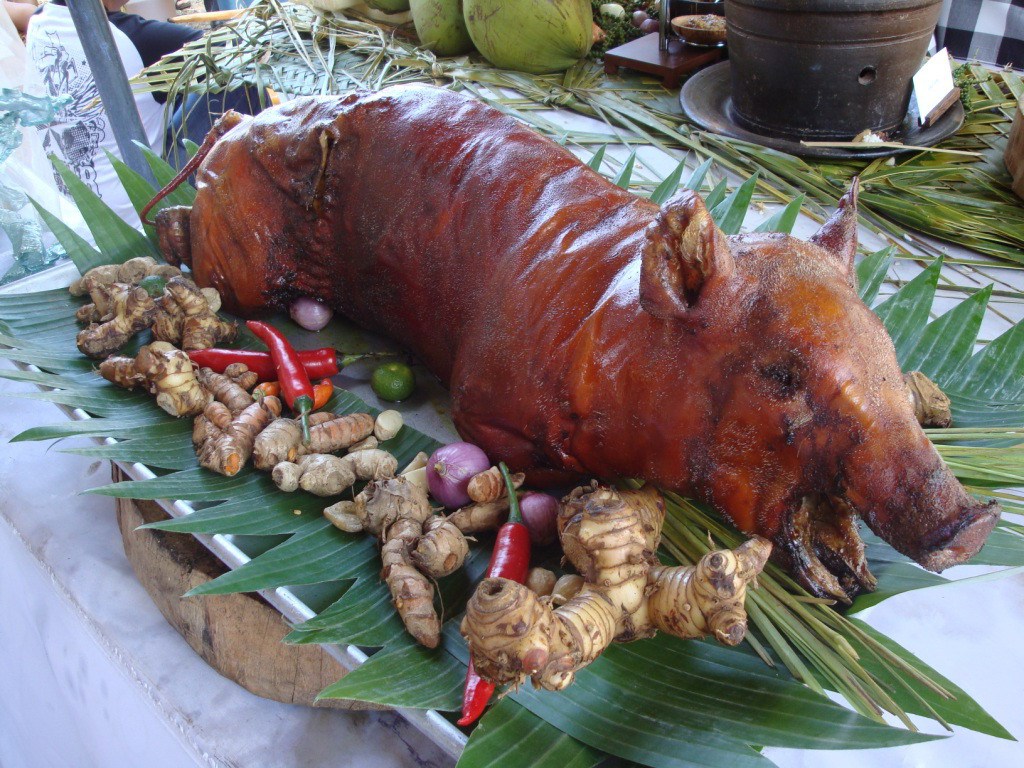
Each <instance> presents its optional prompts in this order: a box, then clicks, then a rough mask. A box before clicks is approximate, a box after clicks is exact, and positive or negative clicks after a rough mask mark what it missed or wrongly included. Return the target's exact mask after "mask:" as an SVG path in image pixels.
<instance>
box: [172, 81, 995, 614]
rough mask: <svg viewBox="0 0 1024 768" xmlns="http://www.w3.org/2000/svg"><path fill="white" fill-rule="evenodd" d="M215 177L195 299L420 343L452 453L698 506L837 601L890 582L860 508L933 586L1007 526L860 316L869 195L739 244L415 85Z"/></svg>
mask: <svg viewBox="0 0 1024 768" xmlns="http://www.w3.org/2000/svg"><path fill="white" fill-rule="evenodd" d="M197 180H198V195H197V197H196V201H195V204H194V207H193V210H192V213H191V220H190V225H189V227H188V232H187V234H189V235H190V238H191V241H190V243H189V247H188V248H186V249H184V250H185V251H190V252H191V261H192V268H193V270H194V277H195V279H196V281H197V282H198V283H199V284H200V285H203V286H207V285H209V286H213V287H215V288H217V289H218V290H219V291H220V292H221V295H222V296H223V298H224V305H225V307H226V308H227V309H229V310H231V311H234V312H238V313H240V314H242V315H252V314H255V313H258V312H260V311H261V310H264V309H265V308H268V307H282V306H285V305H286V304H287V303H288V302H290V301H291V300H292V299H294V298H296V297H298V296H302V295H308V296H314V297H317V298H319V299H321V300H323V301H325V302H326V303H328V304H329V305H331V306H332V307H334V308H336V309H337V310H339V311H340V312H342V313H343V314H345V315H346V316H348V317H349V318H351V319H352V320H354V321H356V322H357V323H359V324H361V325H363V326H365V327H367V328H370V329H372V330H374V331H378V332H380V333H383V334H386V335H388V336H391V337H393V338H395V339H397V340H399V341H401V342H402V343H403V344H405V345H406V346H408V347H409V348H410V349H411V350H412V351H414V352H415V353H416V354H417V355H418V356H419V357H420V359H421V360H422V361H423V362H424V363H425V364H426V365H427V366H428V367H429V368H430V370H431V371H433V372H434V373H435V374H436V375H437V376H438V377H439V378H440V379H441V380H442V381H443V382H445V383H446V384H447V385H448V386H449V387H450V390H451V394H452V414H453V417H454V420H455V424H456V426H457V428H458V430H459V432H460V434H461V435H462V436H463V437H464V438H465V439H467V440H470V441H472V442H475V443H477V444H478V445H480V446H481V447H483V448H484V450H485V451H486V452H487V453H488V455H489V456H490V458H491V459H492V460H494V461H498V460H505V461H507V462H508V463H509V465H510V466H511V467H513V468H514V469H516V470H526V471H528V472H529V473H530V474H531V480H533V481H534V482H536V481H538V480H550V481H554V482H556V481H559V480H566V479H568V478H570V477H574V476H578V475H597V476H601V477H605V478H615V477H642V478H645V479H646V480H648V481H651V482H654V483H656V484H657V485H659V486H661V487H664V488H668V489H673V490H676V491H679V492H680V493H683V494H686V495H690V496H693V497H696V498H698V499H703V500H706V501H708V502H710V503H712V504H713V505H714V506H715V507H717V508H718V509H719V510H721V511H722V512H723V513H725V514H726V515H727V516H728V517H729V518H730V519H731V520H732V521H733V522H734V523H735V524H736V525H737V526H738V527H739V528H741V529H742V530H744V531H746V532H748V533H759V534H761V535H763V536H765V537H767V538H769V539H771V540H773V541H774V542H775V543H776V545H778V546H776V550H777V552H778V556H779V557H780V558H781V559H782V560H783V561H784V562H785V563H786V564H787V565H789V567H790V568H791V569H792V570H793V571H794V573H796V574H797V576H798V577H800V578H801V579H802V580H803V582H804V583H805V584H806V585H808V586H809V587H810V588H811V589H812V590H814V591H815V592H817V593H819V594H828V595H833V596H836V597H839V598H840V599H845V598H846V597H847V596H849V595H852V594H853V593H855V592H857V591H858V590H860V589H865V588H871V587H872V586H873V583H874V582H873V578H872V577H871V575H870V572H869V571H868V570H867V567H866V564H865V563H864V559H863V550H862V547H861V546H860V541H859V537H858V535H857V533H856V524H855V522H853V520H854V518H853V515H854V513H856V514H858V515H859V516H860V517H861V518H862V519H864V520H865V521H866V522H867V523H868V525H869V526H870V527H871V528H872V529H873V530H875V531H876V532H877V533H878V534H879V535H881V536H882V537H883V538H885V539H886V540H887V541H889V542H890V543H892V544H893V546H895V547H896V548H897V549H898V550H900V551H901V552H904V553H906V554H908V555H909V556H911V557H913V558H915V559H917V560H918V561H919V562H921V563H922V564H924V565H925V566H927V567H931V568H935V569H941V568H943V567H947V566H949V565H953V564H955V563H958V562H962V561H964V560H965V559H967V558H968V557H970V556H971V555H973V554H974V553H975V552H976V551H977V550H978V549H979V548H980V547H981V545H982V543H983V542H984V539H985V536H986V535H987V533H988V532H989V531H990V530H991V528H992V527H993V525H994V524H995V521H996V518H997V516H998V511H999V510H998V507H996V506H995V505H982V504H979V503H977V502H975V501H974V500H972V499H971V498H970V497H969V496H968V495H967V494H966V493H965V491H964V489H963V488H962V487H961V486H960V484H959V483H958V482H957V481H956V480H955V478H954V477H953V476H952V474H951V473H950V472H949V470H948V469H947V468H946V467H945V466H944V465H943V463H942V461H941V459H940V458H939V456H938V454H937V453H936V452H935V450H934V448H933V447H932V446H931V444H930V443H929V441H928V440H927V438H925V436H924V434H923V433H922V431H921V429H920V427H919V426H918V425H917V423H916V421H915V420H914V418H913V412H912V409H911V406H910V402H909V399H908V396H907V393H906V391H905V389H904V387H903V384H902V381H901V372H900V369H899V366H898V364H897V361H896V357H895V353H894V350H893V346H892V342H891V341H890V340H889V337H888V336H887V334H886V332H885V330H884V328H883V327H882V325H881V323H880V322H879V321H878V319H877V317H876V316H875V315H874V314H873V313H872V312H871V311H870V310H869V309H868V308H867V307H866V306H864V304H863V303H862V302H861V301H860V299H859V298H858V296H857V293H856V288H855V282H856V281H855V277H854V272H853V254H854V251H855V247H856V187H854V189H852V190H851V192H850V194H848V195H847V197H845V198H844V200H843V201H842V202H841V204H840V208H839V210H838V211H837V213H836V215H835V216H834V217H833V219H831V220H830V221H829V222H828V223H826V225H825V226H824V227H823V228H822V230H821V231H820V232H819V233H818V234H817V235H815V237H814V238H812V241H811V242H804V241H801V240H798V239H795V238H792V237H789V236H785V235H756V236H755V235H747V236H739V237H729V238H727V237H726V236H725V235H723V234H722V233H721V232H720V231H719V230H718V229H717V228H716V227H715V226H714V225H713V223H712V222H711V219H710V217H709V216H708V214H707V211H706V210H705V208H704V205H703V203H702V202H701V200H700V199H699V197H697V196H696V195H694V194H692V193H688V192H683V193H680V194H679V195H677V196H676V197H675V198H673V199H672V200H670V201H668V202H667V203H665V205H664V206H661V207H659V206H657V205H655V204H654V203H652V202H650V201H649V200H645V199H641V198H639V197H636V196H634V195H632V194H630V193H628V192H626V191H624V190H622V189H620V188H618V187H616V186H615V185H613V184H611V183H609V182H608V181H606V180H605V179H604V178H602V177H601V176H600V175H598V174H597V173H595V172H594V171H592V170H591V169H590V168H588V167H587V166H585V165H584V164H583V163H581V162H580V161H579V160H578V159H577V158H576V157H574V156H573V155H572V154H571V153H570V152H568V151H566V150H565V149H563V148H561V147H559V146H557V145H555V144H554V143H552V142H550V141H548V140H547V139H544V138H542V137H541V136H539V135H537V134H536V133H534V132H533V131H531V130H529V129H527V128H525V127H523V126H521V125H519V124H518V123H516V122H515V121H513V120H511V119H510V118H508V117H506V116H504V115H501V114H500V113H498V112H497V111H495V110H493V109H490V108H488V107H486V106H484V105H482V104H481V103H479V102H478V101H476V100H474V99H472V98H468V97H464V96H460V95H457V94H453V93H451V92H449V91H446V90H441V89H435V88H430V87H422V86H402V87H396V88H392V89H387V90H385V91H382V92H380V93H378V94H374V95H358V94H353V95H350V96H346V97H342V98H317V99H297V100H295V101H292V102H290V103H288V104H285V105H283V106H281V107H279V108H275V109H271V110H267V111H265V112H263V113H262V114H261V115H259V116H257V117H255V118H253V119H251V120H248V121H246V122H243V124H242V125H241V126H239V127H238V128H235V129H233V130H231V131H230V132H229V133H228V134H227V135H226V136H224V137H223V138H221V139H220V141H219V142H218V143H217V144H216V145H215V146H214V149H213V151H212V152H211V153H210V155H209V157H207V159H206V161H205V162H204V163H203V165H202V167H201V168H200V170H199V172H198V175H197Z"/></svg>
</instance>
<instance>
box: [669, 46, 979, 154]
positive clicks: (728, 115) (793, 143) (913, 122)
mask: <svg viewBox="0 0 1024 768" xmlns="http://www.w3.org/2000/svg"><path fill="white" fill-rule="evenodd" d="M679 103H680V105H681V106H682V108H683V114H684V115H686V117H687V119H689V120H691V121H692V122H694V123H696V124H697V125H699V126H701V127H702V128H704V129H705V130H708V131H711V132H712V133H720V134H723V135H725V136H730V137H732V138H734V139H742V140H744V141H749V142H752V143H754V144H761V145H763V146H765V147H770V148H771V149H777V150H780V151H782V152H787V153H789V154H791V155H797V156H799V157H812V158H827V159H833V160H857V159H865V160H866V159H870V158H875V157H888V156H889V155H895V154H898V153H900V152H913V151H914V147H915V146H916V147H930V146H932V145H933V144H937V143H938V142H940V141H942V140H943V139H945V138H948V137H949V136H952V135H953V134H954V133H956V132H957V131H958V130H960V126H962V125H963V123H964V108H963V106H962V105H961V104H960V102H957V103H955V104H954V105H953V106H952V107H950V108H949V109H948V110H946V113H945V114H944V115H943V116H942V117H940V118H939V119H938V120H937V121H935V122H934V123H933V124H932V125H930V126H927V127H922V126H920V125H918V122H917V111H916V110H915V109H914V106H913V100H911V108H910V110H909V111H908V112H907V116H906V117H905V118H904V120H903V124H902V125H901V126H900V127H899V128H898V129H897V130H896V132H895V134H894V135H893V136H891V137H890V141H899V142H902V143H904V144H907V145H909V146H907V147H905V148H903V147H875V148H873V149H867V148H865V149H846V148H844V147H814V146H807V145H806V144H801V143H800V140H799V139H787V138H780V137H777V136H765V135H763V134H760V133H755V132H753V131H751V130H749V129H747V128H744V127H743V126H741V125H739V124H738V123H737V122H736V120H735V118H734V116H733V108H732V83H731V80H730V77H729V62H728V61H723V62H722V63H720V64H715V65H713V66H710V67H708V68H707V69H703V70H701V71H700V72H698V73H697V74H695V75H694V76H693V77H691V78H690V79H689V80H687V81H686V83H685V84H684V85H683V88H682V91H680V93H679ZM867 146H870V145H867Z"/></svg>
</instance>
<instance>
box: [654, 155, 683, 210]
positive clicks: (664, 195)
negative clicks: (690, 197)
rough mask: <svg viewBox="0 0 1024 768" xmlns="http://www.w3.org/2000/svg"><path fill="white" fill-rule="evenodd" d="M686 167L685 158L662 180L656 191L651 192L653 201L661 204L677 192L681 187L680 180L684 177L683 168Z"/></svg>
mask: <svg viewBox="0 0 1024 768" xmlns="http://www.w3.org/2000/svg"><path fill="white" fill-rule="evenodd" d="M685 167H686V161H685V160H683V161H681V162H680V163H679V165H677V166H676V168H675V170H674V171H672V173H670V174H669V175H668V176H666V177H665V180H664V181H662V182H661V184H659V185H658V186H657V187H655V189H654V191H653V192H652V193H651V202H652V203H657V204H658V205H661V204H662V203H664V202H665V201H666V200H668V199H669V198H670V197H672V195H674V194H675V192H676V190H677V189H678V188H679V180H680V179H681V178H683V169H684V168H685Z"/></svg>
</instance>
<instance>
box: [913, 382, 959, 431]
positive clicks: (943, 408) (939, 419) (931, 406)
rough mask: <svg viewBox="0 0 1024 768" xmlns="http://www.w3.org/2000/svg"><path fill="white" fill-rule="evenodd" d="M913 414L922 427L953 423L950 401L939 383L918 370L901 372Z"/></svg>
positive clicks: (943, 426)
mask: <svg viewBox="0 0 1024 768" xmlns="http://www.w3.org/2000/svg"><path fill="white" fill-rule="evenodd" d="M903 381H904V383H905V384H906V385H907V392H908V394H909V395H910V402H911V404H912V405H913V406H914V416H916V417H917V421H918V423H919V424H920V425H921V426H922V427H942V428H946V427H948V426H949V425H950V424H952V423H953V412H952V410H951V405H952V404H951V403H950V401H949V398H948V397H947V396H946V393H945V392H943V391H942V390H941V389H939V385H938V384H936V383H935V382H934V381H932V380H931V379H929V378H928V377H927V376H925V375H924V374H923V373H921V372H920V371H911V372H910V373H905V374H903Z"/></svg>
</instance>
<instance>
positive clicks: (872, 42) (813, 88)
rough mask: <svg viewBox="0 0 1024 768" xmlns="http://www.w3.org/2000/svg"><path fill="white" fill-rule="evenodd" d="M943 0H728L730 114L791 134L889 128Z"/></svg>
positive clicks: (749, 124) (844, 134) (757, 127)
mask: <svg viewBox="0 0 1024 768" xmlns="http://www.w3.org/2000/svg"><path fill="white" fill-rule="evenodd" d="M941 8H942V0H726V3H725V16H726V21H727V24H728V41H729V43H728V44H729V60H730V62H731V64H730V70H731V73H732V108H733V118H734V119H735V120H736V122H737V123H739V124H741V125H742V126H743V127H745V128H747V129H748V130H751V131H755V132H756V133H760V134H763V135H767V136H776V137H781V138H795V139H839V140H844V139H850V138H853V136H855V135H856V134H858V133H860V132H861V131H862V130H864V129H865V128H870V129H872V130H875V131H891V130H893V129H895V128H897V127H898V126H899V125H900V124H901V123H902V122H903V119H904V117H905V116H906V113H907V105H908V103H909V100H910V93H911V90H912V82H911V79H912V78H913V76H914V73H915V72H917V70H918V69H919V68H920V66H921V63H922V61H923V59H924V55H925V52H926V51H927V50H928V44H929V41H930V39H931V35H932V32H933V31H934V29H935V24H936V23H937V21H938V18H939V11H940V10H941Z"/></svg>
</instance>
